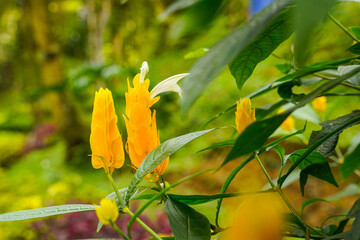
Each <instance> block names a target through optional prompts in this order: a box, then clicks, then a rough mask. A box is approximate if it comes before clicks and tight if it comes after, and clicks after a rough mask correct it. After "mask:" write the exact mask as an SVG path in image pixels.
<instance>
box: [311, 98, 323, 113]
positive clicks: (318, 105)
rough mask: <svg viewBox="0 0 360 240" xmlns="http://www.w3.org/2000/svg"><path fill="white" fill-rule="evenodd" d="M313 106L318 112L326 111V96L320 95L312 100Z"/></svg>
mask: <svg viewBox="0 0 360 240" xmlns="http://www.w3.org/2000/svg"><path fill="white" fill-rule="evenodd" d="M312 106H313V108H314V109H315V110H316V111H318V112H324V111H326V97H325V96H322V97H318V98H315V99H314V100H313V101H312Z"/></svg>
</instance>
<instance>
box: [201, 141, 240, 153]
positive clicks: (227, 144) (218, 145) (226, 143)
mask: <svg viewBox="0 0 360 240" xmlns="http://www.w3.org/2000/svg"><path fill="white" fill-rule="evenodd" d="M234 144H235V139H230V140H226V141H223V142H219V143H215V144H213V145H211V146H209V147H207V148H203V149H201V150H200V151H197V152H196V153H199V152H203V151H206V150H210V149H213V148H222V147H230V146H234Z"/></svg>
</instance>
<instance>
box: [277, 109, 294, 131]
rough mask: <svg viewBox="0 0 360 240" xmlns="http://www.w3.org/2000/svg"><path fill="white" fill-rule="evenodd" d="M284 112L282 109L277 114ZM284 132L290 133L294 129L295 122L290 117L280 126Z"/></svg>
mask: <svg viewBox="0 0 360 240" xmlns="http://www.w3.org/2000/svg"><path fill="white" fill-rule="evenodd" d="M283 112H285V110H284V109H279V111H278V114H280V113H283ZM280 127H281V129H283V130H284V131H291V130H293V129H294V128H295V121H294V118H293V117H292V116H288V117H287V118H286V119H285V121H283V123H282V124H281V125H280Z"/></svg>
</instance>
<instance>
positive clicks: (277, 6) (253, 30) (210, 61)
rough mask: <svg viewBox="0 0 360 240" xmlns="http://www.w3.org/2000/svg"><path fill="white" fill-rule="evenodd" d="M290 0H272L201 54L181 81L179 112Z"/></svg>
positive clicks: (186, 108)
mask: <svg viewBox="0 0 360 240" xmlns="http://www.w3.org/2000/svg"><path fill="white" fill-rule="evenodd" d="M293 2H294V1H293V0H276V1H274V2H273V3H271V4H270V5H269V6H268V7H266V8H265V9H263V10H262V11H261V12H259V13H258V14H256V15H254V16H253V17H252V18H251V19H250V20H249V21H248V22H247V23H245V24H243V25H242V26H241V27H239V28H237V29H235V30H234V31H233V32H231V33H230V34H228V35H226V36H225V37H224V38H222V39H221V40H220V41H219V42H217V43H216V44H215V45H214V46H213V47H212V48H211V49H210V51H209V52H208V53H207V54H206V55H205V56H204V57H202V58H200V59H199V60H198V61H197V62H196V63H195V65H194V66H193V67H192V69H191V70H190V75H189V76H188V77H187V78H185V79H184V81H183V86H182V89H183V91H184V98H183V100H182V102H181V109H182V112H183V113H186V112H187V111H188V110H189V109H190V107H191V106H192V104H193V103H194V102H195V100H196V99H197V98H198V97H199V96H200V94H201V93H202V92H203V91H204V89H205V88H206V87H207V85H209V84H210V82H211V81H212V80H214V78H215V77H216V76H217V75H218V74H219V73H220V71H221V70H222V69H223V68H224V67H225V66H226V65H227V64H229V63H230V62H232V61H233V60H234V59H235V58H236V56H237V55H238V54H239V53H240V52H241V51H242V50H244V49H245V47H247V46H248V45H249V44H250V43H251V42H252V41H253V40H255V39H256V38H257V36H259V34H260V33H261V32H262V31H263V30H264V29H265V28H266V25H267V23H269V22H271V21H272V20H273V19H275V18H276V17H277V15H278V14H279V13H280V12H281V11H282V10H284V9H285V8H286V7H289V6H290V5H292V4H293Z"/></svg>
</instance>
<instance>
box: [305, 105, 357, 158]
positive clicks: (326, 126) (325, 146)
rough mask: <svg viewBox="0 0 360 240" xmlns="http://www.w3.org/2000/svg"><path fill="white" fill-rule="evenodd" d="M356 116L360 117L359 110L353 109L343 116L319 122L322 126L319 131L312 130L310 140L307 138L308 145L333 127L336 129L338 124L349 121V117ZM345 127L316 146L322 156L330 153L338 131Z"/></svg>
mask: <svg viewBox="0 0 360 240" xmlns="http://www.w3.org/2000/svg"><path fill="white" fill-rule="evenodd" d="M357 117H360V110H355V111H353V112H352V113H350V114H347V115H345V116H342V117H339V118H336V119H334V120H329V121H326V122H322V123H320V125H321V126H322V129H321V130H320V131H313V132H312V133H311V135H310V140H309V146H311V145H313V144H314V143H315V142H317V141H318V140H319V139H321V138H323V137H324V136H325V135H327V134H329V133H330V132H332V131H333V130H334V129H336V128H338V127H339V126H341V125H343V124H344V123H346V122H348V121H350V120H351V119H354V118H357ZM359 123H360V121H357V122H354V123H353V124H351V125H349V126H347V127H346V128H348V127H351V126H353V125H356V124H359ZM346 128H343V129H342V130H341V131H339V132H337V133H336V134H334V135H332V136H331V137H330V138H329V139H327V140H326V141H324V142H323V143H322V144H321V145H320V146H319V147H317V148H316V151H318V152H320V153H321V154H323V155H324V156H329V155H331V154H332V152H333V151H334V149H335V147H336V145H337V142H338V140H339V135H340V133H341V132H342V131H343V130H344V129H346Z"/></svg>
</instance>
